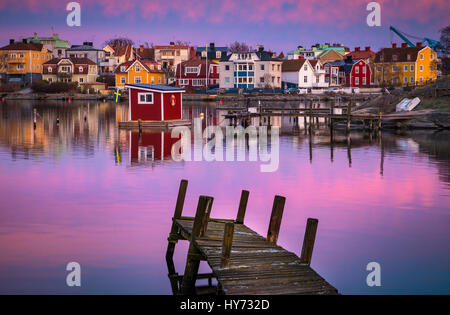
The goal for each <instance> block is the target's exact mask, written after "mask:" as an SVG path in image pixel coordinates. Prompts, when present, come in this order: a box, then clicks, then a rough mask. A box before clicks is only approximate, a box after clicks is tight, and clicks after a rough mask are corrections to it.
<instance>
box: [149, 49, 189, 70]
mask: <svg viewBox="0 0 450 315" xmlns="http://www.w3.org/2000/svg"><path fill="white" fill-rule="evenodd" d="M190 58H191V56H190V49H189V46H187V45H175V43H174V42H171V43H170V45H158V46H155V61H157V62H159V63H161V65H162V67H163V69H167V70H169V71H173V72H175V69H176V67H177V65H178V64H180V63H181V62H183V61H187V60H189V59H190Z"/></svg>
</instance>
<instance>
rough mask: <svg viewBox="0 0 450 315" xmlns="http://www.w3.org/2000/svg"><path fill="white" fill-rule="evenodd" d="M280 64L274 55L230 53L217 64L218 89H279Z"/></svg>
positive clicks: (258, 50)
mask: <svg viewBox="0 0 450 315" xmlns="http://www.w3.org/2000/svg"><path fill="white" fill-rule="evenodd" d="M281 64H282V61H281V60H280V59H278V58H276V56H275V54H274V53H272V52H268V51H265V50H264V47H262V46H259V47H258V49H257V50H256V51H249V52H238V53H232V54H230V55H228V56H227V57H226V58H224V59H223V60H222V61H220V62H219V86H220V88H224V89H229V88H275V89H276V88H281Z"/></svg>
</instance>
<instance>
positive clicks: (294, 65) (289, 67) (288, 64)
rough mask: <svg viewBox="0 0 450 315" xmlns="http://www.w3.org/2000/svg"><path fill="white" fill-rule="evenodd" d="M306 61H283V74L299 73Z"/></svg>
mask: <svg viewBox="0 0 450 315" xmlns="http://www.w3.org/2000/svg"><path fill="white" fill-rule="evenodd" d="M305 62H306V59H292V60H283V65H282V66H281V71H282V72H298V71H300V69H301V68H302V66H303V64H304V63H305Z"/></svg>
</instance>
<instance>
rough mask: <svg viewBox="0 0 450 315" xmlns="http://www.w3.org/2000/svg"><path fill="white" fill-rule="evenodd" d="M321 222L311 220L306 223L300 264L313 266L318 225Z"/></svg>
mask: <svg viewBox="0 0 450 315" xmlns="http://www.w3.org/2000/svg"><path fill="white" fill-rule="evenodd" d="M318 224H319V220H317V219H311V218H309V219H308V221H307V222H306V230H305V237H304V238H303V247H302V254H301V257H300V263H302V264H307V265H308V266H309V265H310V264H311V258H312V254H313V249H314V242H315V240H316V232H317V225H318Z"/></svg>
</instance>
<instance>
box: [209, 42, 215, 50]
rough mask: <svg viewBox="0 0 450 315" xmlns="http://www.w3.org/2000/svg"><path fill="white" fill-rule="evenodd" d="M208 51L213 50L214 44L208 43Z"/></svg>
mask: <svg viewBox="0 0 450 315" xmlns="http://www.w3.org/2000/svg"><path fill="white" fill-rule="evenodd" d="M209 49H210V50H211V51H213V50H214V49H215V45H214V43H209Z"/></svg>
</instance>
